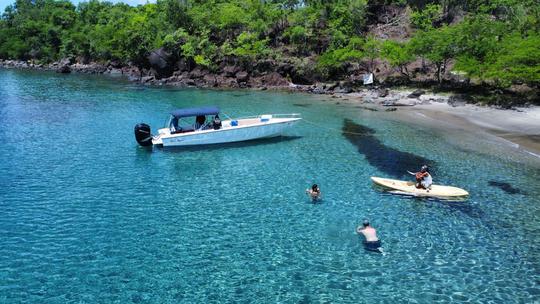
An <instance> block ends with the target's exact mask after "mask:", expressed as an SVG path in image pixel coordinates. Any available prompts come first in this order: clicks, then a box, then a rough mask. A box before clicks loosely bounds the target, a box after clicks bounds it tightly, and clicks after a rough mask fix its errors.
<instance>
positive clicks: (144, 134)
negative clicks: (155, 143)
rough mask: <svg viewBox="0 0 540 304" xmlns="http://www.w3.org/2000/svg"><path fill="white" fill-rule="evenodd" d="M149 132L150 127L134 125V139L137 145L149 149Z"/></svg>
mask: <svg viewBox="0 0 540 304" xmlns="http://www.w3.org/2000/svg"><path fill="white" fill-rule="evenodd" d="M151 131H152V130H150V126H149V125H147V124H145V123H140V124H137V125H135V139H136V140H137V142H138V143H139V145H141V146H143V147H149V146H151V145H152V133H151Z"/></svg>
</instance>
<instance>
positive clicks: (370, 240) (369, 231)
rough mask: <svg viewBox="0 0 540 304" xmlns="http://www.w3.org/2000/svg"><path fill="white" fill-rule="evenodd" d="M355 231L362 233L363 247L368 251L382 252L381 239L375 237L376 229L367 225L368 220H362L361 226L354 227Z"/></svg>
mask: <svg viewBox="0 0 540 304" xmlns="http://www.w3.org/2000/svg"><path fill="white" fill-rule="evenodd" d="M356 233H358V234H362V235H363V236H364V238H365V240H364V247H365V248H366V250H369V251H377V252H381V253H382V252H383V250H382V247H381V246H382V245H381V240H379V238H378V237H377V231H376V230H375V228H373V227H371V226H370V225H369V221H368V220H364V222H363V223H362V226H358V227H357V228H356Z"/></svg>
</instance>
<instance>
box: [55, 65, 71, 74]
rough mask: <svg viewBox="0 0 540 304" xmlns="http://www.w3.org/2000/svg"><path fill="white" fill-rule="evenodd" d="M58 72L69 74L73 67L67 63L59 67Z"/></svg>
mask: <svg viewBox="0 0 540 304" xmlns="http://www.w3.org/2000/svg"><path fill="white" fill-rule="evenodd" d="M56 73H62V74H69V73H71V68H70V67H69V65H67V64H66V65H62V66H60V67H59V68H58V69H56Z"/></svg>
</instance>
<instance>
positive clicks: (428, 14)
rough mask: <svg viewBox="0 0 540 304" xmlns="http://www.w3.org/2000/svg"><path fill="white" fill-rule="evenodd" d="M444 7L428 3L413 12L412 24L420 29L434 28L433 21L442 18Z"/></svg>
mask: <svg viewBox="0 0 540 304" xmlns="http://www.w3.org/2000/svg"><path fill="white" fill-rule="evenodd" d="M442 13H443V11H442V7H441V6H440V5H439V4H428V5H426V7H425V8H424V9H423V10H421V11H414V12H412V13H411V24H412V25H413V26H414V27H415V28H417V29H420V30H423V31H427V30H430V29H432V28H433V23H434V22H435V21H436V20H437V19H439V18H441V16H442Z"/></svg>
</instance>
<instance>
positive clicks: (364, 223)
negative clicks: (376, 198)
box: [362, 219, 369, 227]
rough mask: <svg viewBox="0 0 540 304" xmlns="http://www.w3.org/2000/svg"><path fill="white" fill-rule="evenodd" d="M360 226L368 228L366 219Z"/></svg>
mask: <svg viewBox="0 0 540 304" xmlns="http://www.w3.org/2000/svg"><path fill="white" fill-rule="evenodd" d="M362 225H364V227H368V226H369V221H368V220H367V219H365V220H364V222H363V223H362Z"/></svg>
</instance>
